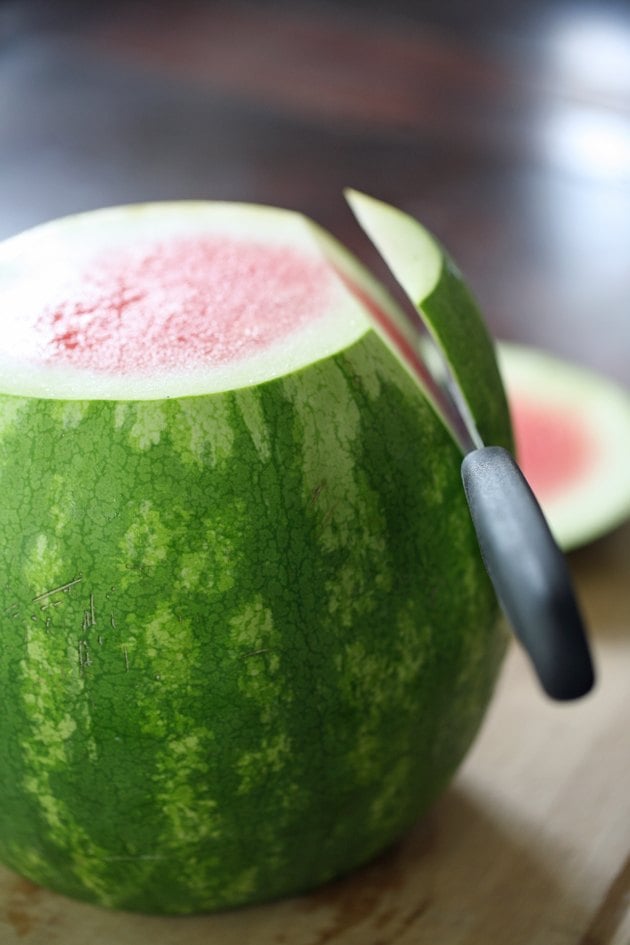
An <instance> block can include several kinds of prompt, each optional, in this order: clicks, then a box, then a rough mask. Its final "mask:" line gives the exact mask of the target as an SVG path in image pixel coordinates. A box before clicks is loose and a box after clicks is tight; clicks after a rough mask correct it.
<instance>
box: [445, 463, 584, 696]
mask: <svg viewBox="0 0 630 945" xmlns="http://www.w3.org/2000/svg"><path fill="white" fill-rule="evenodd" d="M462 479H463V483H464V490H465V493H466V498H467V500H468V505H469V507H470V513H471V516H472V520H473V524H474V526H475V530H476V532H477V539H478V541H479V547H480V549H481V555H482V557H483V560H484V564H485V566H486V569H487V571H488V574H489V575H490V579H491V581H492V583H493V585H494V588H495V591H496V593H497V596H498V598H499V601H500V603H501V605H502V607H503V610H504V611H505V613H506V616H507V618H508V620H509V621H510V623H511V624H512V627H513V629H514V631H515V633H516V636H517V637H518V638H519V640H520V641H521V643H522V644H523V646H524V648H525V650H526V652H527V654H528V655H529V658H530V659H531V662H532V663H533V666H534V669H535V670H536V673H537V675H538V678H539V680H540V683H541V685H542V687H543V689H544V690H545V692H546V693H547V694H548V695H549V696H551V697H552V698H553V699H562V700H565V699H577V698H579V697H580V696H583V695H585V694H586V693H587V692H588V691H589V690H590V689H591V687H592V686H593V682H594V672H593V664H592V660H591V655H590V651H589V646H588V642H587V639H586V633H585V629H584V624H583V621H582V617H581V615H580V611H579V607H578V604H577V601H576V599H575V594H574V591H573V586H572V582H571V577H570V575H569V570H568V567H567V564H566V561H565V559H564V556H563V555H562V552H561V551H560V549H559V548H558V546H557V544H556V542H555V540H554V538H553V536H552V535H551V532H550V530H549V526H548V525H547V522H546V520H545V517H544V515H543V513H542V511H541V508H540V506H539V504H538V502H537V500H536V498H535V497H534V494H533V492H532V490H531V489H530V487H529V485H528V484H527V481H526V480H525V478H524V476H523V474H522V472H521V470H520V469H519V467H518V465H517V464H516V462H515V461H514V459H513V458H512V456H511V455H510V454H509V453H508V452H507V450H504V449H502V448H501V447H498V446H486V447H483V448H481V449H478V450H473V452H471V453H468V454H467V455H466V456H465V457H464V461H463V463H462Z"/></svg>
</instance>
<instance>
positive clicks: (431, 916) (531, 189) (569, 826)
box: [0, 0, 630, 945]
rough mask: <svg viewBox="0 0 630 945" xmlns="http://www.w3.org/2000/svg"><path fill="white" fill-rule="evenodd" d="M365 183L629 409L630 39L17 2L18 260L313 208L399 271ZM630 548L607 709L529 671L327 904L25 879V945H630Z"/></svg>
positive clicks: (603, 7) (587, 596)
mask: <svg viewBox="0 0 630 945" xmlns="http://www.w3.org/2000/svg"><path fill="white" fill-rule="evenodd" d="M347 185H352V186H355V187H358V188H360V189H364V190H366V191H368V192H371V193H373V194H375V195H377V196H380V197H382V198H384V199H386V200H390V201H392V202H394V203H397V204H398V205H400V206H402V207H404V208H406V209H407V210H409V211H410V212H412V213H414V214H416V215H417V216H419V217H420V218H421V219H422V220H423V221H424V222H425V223H426V224H427V225H428V226H429V227H431V228H432V229H433V230H434V231H435V232H436V233H437V234H438V235H439V236H440V238H441V239H442V240H443V241H444V242H445V243H446V244H447V245H448V247H449V249H450V250H451V251H452V253H453V255H454V256H455V258H456V259H457V261H458V262H459V264H460V266H461V268H462V269H463V270H464V272H465V273H466V275H467V276H468V278H469V280H470V282H471V284H472V286H473V288H474V290H475V292H476V294H477V296H478V298H479V300H480V302H481V304H482V307H483V308H484V310H485V311H486V313H487V317H488V320H489V322H490V324H491V327H492V329H493V331H494V332H495V334H496V335H497V336H499V337H501V338H505V339H508V340H517V341H522V342H526V343H529V344H534V345H539V346H541V347H544V348H547V349H550V350H551V351H554V352H555V353H557V354H559V355H563V356H565V357H568V358H570V359H573V360H575V361H578V362H581V363H583V364H586V365H588V366H590V367H592V368H595V369H597V370H599V371H601V372H602V373H604V374H606V375H608V376H609V377H612V378H614V379H616V380H617V381H618V382H620V383H621V384H623V385H625V386H630V368H629V363H630V357H629V355H630V302H629V299H630V13H629V12H628V10H627V8H626V7H625V6H624V5H622V4H617V5H612V4H610V5H607V4H601V3H600V4H598V3H594V2H593V3H588V2H580V3H578V2H557V3H554V2H552V0H548V2H542V0H534V2H530V3H524V2H516V0H514V2H512V3H510V4H501V3H499V2H498V0H494V2H488V3H487V4H466V3H465V0H448V2H447V0H444V2H442V3H439V4H438V3H437V2H422V3H415V2H412V0H408V2H404V0H392V2H390V3H384V2H383V3H379V2H376V0H374V2H363V3H360V2H345V3H344V2H342V0H327V2H321V3H317V2H314V0H313V2H306V0H302V2H292V3H289V2H280V0H277V2H271V0H268V2H259V3H253V2H251V3H247V2H236V3H228V2H205V3H204V2H192V0H183V2H180V3H167V2H152V3H149V2H145V3H141V2H137V0H134V2H128V3H109V4H107V5H96V4H94V5H89V4H84V3H78V2H77V3H70V2H65V3H64V2H59V3H47V2H44V0H31V2H28V0H13V2H7V0H5V2H0V236H7V235H10V234H12V233H14V232H17V231H18V230H20V229H23V228H25V227H27V226H30V225H32V224H35V223H38V222H40V221H43V220H46V219H50V218H52V217H55V216H59V215H61V214H65V213H70V212H73V211H77V210H84V209H90V208H93V207H97V206H102V205H107V204H113V203H122V202H131V201H144V200H152V199H166V198H193V197H195V198H196V197H200V198H212V199H238V200H252V201H259V202H264V203H272V204H280V205H284V206H289V207H294V208H296V209H299V210H303V211H305V212H307V213H309V214H310V215H312V216H313V217H315V218H316V219H318V220H319V221H320V222H321V223H323V224H324V225H326V226H328V227H329V228H330V229H332V230H333V231H334V232H335V233H336V235H337V236H338V237H340V238H341V239H342V240H344V241H345V242H347V243H348V244H349V245H350V246H352V248H353V249H355V251H357V252H359V253H360V254H361V255H362V256H363V257H364V258H365V259H366V260H367V261H368V262H370V263H371V264H372V265H374V266H375V267H376V268H377V270H378V269H379V266H380V264H379V262H378V261H377V260H376V259H375V258H374V255H373V253H372V252H371V250H370V249H369V247H368V246H367V245H366V243H365V240H364V239H363V237H362V236H361V234H360V233H359V232H358V231H357V228H356V226H355V224H354V223H353V221H352V218H351V216H350V214H349V212H348V211H347V209H346V208H345V206H344V203H343V199H342V196H341V191H342V188H343V187H345V186H347ZM629 561H630V528H629V527H628V526H625V527H623V528H620V529H618V530H617V531H616V532H615V533H614V534H613V535H610V536H608V537H607V538H604V539H602V540H600V541H599V542H597V543H595V544H593V545H592V546H590V547H589V548H587V549H584V550H582V551H580V552H577V553H575V554H573V555H572V557H571V560H570V564H571V568H572V570H573V573H574V577H575V582H576V587H577V589H578V592H579V596H580V598H581V600H582V603H583V607H584V609H585V611H586V613H587V616H588V620H589V623H590V625H591V627H592V634H593V639H594V644H595V650H596V655H597V662H598V670H599V684H598V688H597V690H596V692H595V693H594V694H593V695H592V696H590V697H589V698H587V699H586V700H584V701H583V702H581V703H579V704H577V705H569V706H557V705H552V704H551V703H549V702H548V701H546V700H545V699H544V698H543V697H542V696H541V695H540V694H539V692H538V690H537V687H536V685H535V683H534V682H533V681H532V678H531V676H530V673H529V669H528V667H527V665H526V664H525V662H524V659H523V657H522V655H521V653H520V651H519V650H518V649H517V648H516V647H514V648H513V650H512V651H511V653H510V656H509V659H508V661H507V664H506V667H505V671H504V673H503V676H502V678H501V682H500V686H499V690H498V692H497V696H496V699H495V701H494V703H493V705H492V708H491V711H490V714H489V716H488V718H487V722H486V724H485V726H484V729H483V731H482V734H481V736H480V738H479V739H478V741H477V743H476V745H475V747H474V749H473V751H472V752H471V754H470V756H469V757H468V759H467V761H466V762H465V764H464V766H463V768H462V769H461V770H460V772H459V775H458V777H457V779H456V781H455V783H454V784H453V786H452V787H451V788H450V790H449V791H448V792H447V793H446V794H445V795H444V797H443V798H442V800H441V801H440V802H439V803H438V804H437V805H436V807H435V808H434V810H433V811H432V812H431V814H430V815H429V816H428V817H427V818H426V820H424V821H423V822H422V823H421V824H419V825H418V826H417V827H416V828H415V830H413V831H412V832H411V834H410V835H409V836H408V837H407V838H406V839H405V840H404V841H403V842H402V843H401V844H400V845H399V846H397V847H396V848H395V849H393V850H391V851H390V852H389V853H387V854H386V855H385V856H383V857H382V858H381V859H380V860H378V861H377V862H375V863H374V864H372V865H370V866H369V867H367V868H365V869H363V870H361V871H358V872H357V873H355V874H353V875H352V876H350V877H348V878H346V879H344V880H341V881H339V882H337V883H334V884H332V885H330V886H328V887H327V888H325V889H322V890H320V891H317V892H315V893H314V894H311V895H309V896H305V897H302V898H298V899H293V900H289V901H285V902H280V903H273V904H270V905H267V906H263V907H260V908H256V909H250V910H244V911H239V912H233V913H227V914H223V915H218V916H209V917H193V918H190V919H161V918H152V917H146V916H136V915H126V914H114V913H108V912H104V911H102V910H99V909H95V908H92V907H89V906H85V905H83V904H80V903H74V902H70V901H68V900H66V899H64V898H62V897H58V896H55V895H53V894H51V893H48V892H46V891H44V890H41V889H38V888H36V887H34V886H32V885H30V884H29V883H27V882H26V881H24V880H22V879H19V878H17V877H16V876H14V875H13V874H11V873H9V872H7V871H1V870H0V945H13V943H19V945H22V943H24V945H49V943H50V945H85V943H90V945H105V943H114V942H115V943H117V945H131V943H136V942H140V941H151V942H154V943H155V945H201V943H204V945H208V943H211V945H254V943H255V945H328V943H335V945H394V943H396V945H425V943H426V945H489V943H496V942H510V943H512V945H630V860H629V855H630V791H629V790H628V781H629V780H630V779H629V775H630V749H629V741H630V735H629V731H630V682H629V680H630V626H629V624H630V580H629V578H630V573H629Z"/></svg>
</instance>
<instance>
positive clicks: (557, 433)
mask: <svg viewBox="0 0 630 945" xmlns="http://www.w3.org/2000/svg"><path fill="white" fill-rule="evenodd" d="M510 410H511V413H512V423H513V426H514V435H515V440H516V451H517V455H518V458H519V462H520V465H521V468H522V470H523V473H524V475H525V477H526V479H527V481H528V482H529V484H530V486H531V487H532V489H533V491H534V493H535V494H536V496H537V497H538V499H539V500H540V501H541V502H544V501H546V500H548V499H551V498H554V497H555V496H557V495H558V494H559V493H561V492H562V491H563V490H564V489H566V488H567V486H568V485H570V484H571V483H573V482H576V481H578V480H579V479H581V478H582V477H585V476H587V474H588V472H589V470H590V467H591V465H592V462H593V457H594V456H597V449H596V444H595V443H593V441H592V438H591V436H590V435H589V432H588V430H587V429H586V428H585V425H584V424H583V423H581V422H580V420H579V418H576V417H574V416H571V415H568V414H567V411H566V410H562V409H559V408H555V407H553V406H551V405H549V404H541V403H537V402H536V401H535V400H532V399H531V397H528V396H527V395H526V394H524V393H517V394H513V395H512V396H511V397H510Z"/></svg>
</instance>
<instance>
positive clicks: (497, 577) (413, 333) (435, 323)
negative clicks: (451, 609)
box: [346, 190, 595, 700]
mask: <svg viewBox="0 0 630 945" xmlns="http://www.w3.org/2000/svg"><path fill="white" fill-rule="evenodd" d="M346 198H347V200H348V203H349V204H350V207H351V209H352V211H353V212H354V215H355V217H356V218H357V220H358V222H359V224H360V225H361V227H362V229H363V230H364V231H365V233H366V234H367V236H368V237H369V238H370V239H371V241H372V242H373V244H374V245H375V247H376V249H377V250H378V251H379V252H380V254H381V256H382V257H383V259H384V261H385V262H386V263H387V265H388V267H389V268H390V270H391V272H392V274H393V276H394V277H395V279H396V280H397V282H398V283H399V284H400V286H401V287H402V289H403V290H404V292H405V294H406V296H407V298H408V299H409V301H410V302H411V304H412V306H413V308H412V307H411V306H408V305H404V304H400V305H398V306H397V307H396V314H395V315H394V314H393V313H392V312H390V311H385V310H378V311H372V312H371V315H372V317H373V318H374V320H375V322H378V326H377V327H378V328H379V329H380V330H381V331H384V332H385V334H386V335H387V337H388V338H389V341H390V342H391V344H392V345H393V347H394V348H395V350H396V351H397V353H398V355H399V357H400V358H401V359H402V361H403V363H404V364H406V365H407V368H408V369H409V370H410V371H411V373H412V374H413V375H414V376H415V377H416V379H417V380H418V382H419V383H420V385H421V386H422V388H423V389H424V390H425V392H426V394H427V396H428V397H429V399H430V400H431V401H432V403H433V405H434V407H435V409H436V411H437V412H438V413H439V414H440V416H441V417H442V419H443V421H444V423H445V425H446V426H447V428H448V429H449V431H450V432H451V435H452V436H453V439H454V440H455V441H456V443H457V444H458V446H459V448H460V450H461V452H462V457H463V459H462V467H461V473H462V484H463V489H464V493H465V496H466V500H467V502H468V507H469V509H470V515H471V518H472V522H473V526H474V529H475V532H476V535H477V540H478V543H479V548H480V552H481V556H482V559H483V562H484V564H485V567H486V570H487V572H488V575H489V577H490V580H491V581H492V584H493V585H494V589H495V592H496V594H497V597H498V600H499V603H500V604H501V606H502V608H503V611H504V612H505V615H506V617H507V619H508V622H509V623H510V624H511V626H512V629H513V631H514V633H515V635H516V637H517V638H518V639H519V640H520V642H521V644H522V645H523V647H524V649H525V651H526V653H527V654H528V656H529V659H530V661H531V663H532V666H533V668H534V671H535V673H536V674H537V676H538V680H539V682H540V684H541V686H542V688H543V689H544V691H545V692H546V693H547V695H548V696H550V697H551V698H553V699H557V700H569V699H576V698H579V697H581V696H583V695H585V694H586V693H587V692H589V690H590V689H591V688H592V686H593V684H594V678H595V677H594V670H593V661H592V657H591V653H590V648H589V644H588V639H587V634H586V629H585V625H584V620H583V617H582V614H581V611H580V607H579V605H578V602H577V599H576V594H575V590H574V587H573V583H572V580H571V576H570V572H569V569H568V566H567V562H566V560H565V558H564V556H563V554H562V552H561V551H560V549H559V547H558V545H557V544H556V542H555V540H554V538H553V536H552V534H551V531H550V529H549V527H548V525H547V522H546V520H545V517H544V514H543V512H542V510H541V508H540V505H539V503H538V501H537V499H536V497H535V496H534V494H533V492H532V490H531V488H530V487H529V485H528V483H527V481H526V479H525V477H524V476H523V473H522V472H521V470H520V468H519V466H518V464H517V462H516V460H515V459H514V457H513V456H512V455H511V453H510V452H509V451H508V450H507V449H506V448H505V447H504V446H502V445H498V444H494V443H492V442H491V443H489V444H488V443H486V442H485V440H484V437H483V436H482V434H481V433H480V431H479V429H478V426H477V423H476V421H475V416H474V412H473V409H472V407H471V403H470V401H471V399H473V396H474V383H475V378H474V376H472V374H471V375H470V376H468V377H464V378H462V377H461V376H458V374H457V373H456V372H455V370H454V369H453V365H452V363H451V362H449V358H448V350H449V346H450V345H449V341H450V342H451V344H457V343H459V344H460V346H461V343H462V342H461V340H460V339H461V337H463V335H464V333H465V332H466V331H469V332H473V333H476V342H477V347H478V349H479V350H482V351H484V350H485V351H486V352H488V353H489V354H490V359H491V360H492V361H493V359H494V355H493V352H492V343H491V340H490V339H489V336H487V333H486V330H485V326H484V325H483V322H482V320H481V319H480V318H479V316H478V313H477V312H476V309H474V308H473V307H472V306H473V305H474V303H472V301H471V300H470V297H467V296H466V295H462V294H461V289H462V288H463V281H462V280H461V277H460V276H459V273H458V272H457V270H456V269H455V267H454V266H453V264H452V262H451V261H450V260H449V258H448V256H447V255H446V254H445V253H444V251H443V250H442V249H441V247H440V246H439V245H438V244H437V242H436V241H435V240H434V239H433V237H432V236H431V235H430V234H429V233H428V232H427V231H426V230H425V229H424V228H423V227H422V226H421V225H420V224H419V223H418V222H417V221H416V220H414V219H413V218H412V217H410V216H408V215H407V214H405V213H403V212H402V211H400V210H398V209H397V208H394V207H391V206H389V205H388V204H385V203H383V202H382V201H379V200H376V199H374V198H373V197H368V196H367V195H365V194H361V193H359V192H358V191H355V190H348V191H346ZM444 273H446V274H447V277H448V279H449V280H451V284H452V286H454V287H455V292H454V293H453V294H454V295H455V296H456V297H458V298H460V299H461V300H462V301H461V304H460V306H459V308H458V307H457V306H455V307H452V310H451V311H450V312H449V313H448V317H446V318H445V317H444V312H443V311H441V309H439V308H436V307H435V291H436V287H437V286H438V285H439V283H440V280H441V278H442V277H443V274H444ZM429 300H433V301H432V302H431V304H429ZM467 306H470V307H469V308H467ZM438 313H439V317H438ZM449 336H450V337H449ZM490 359H489V360H490ZM462 381H463V382H464V383H462ZM464 384H465V385H466V387H464ZM471 395H472V396H471Z"/></svg>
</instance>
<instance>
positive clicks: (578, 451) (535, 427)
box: [498, 342, 630, 551]
mask: <svg viewBox="0 0 630 945" xmlns="http://www.w3.org/2000/svg"><path fill="white" fill-rule="evenodd" d="M498 355H499V364H500V368H501V372H502V374H503V377H504V382H505V385H506V388H507V391H508V397H509V401H510V408H511V415H512V420H513V425H514V436H515V441H516V451H517V454H518V458H519V462H520V464H521V468H522V469H523V473H524V474H525V476H526V478H527V479H528V480H529V483H530V485H531V487H532V489H533V491H534V492H535V493H536V496H537V498H538V500H539V502H540V504H541V506H542V508H543V510H544V512H545V516H546V518H547V520H548V522H549V526H550V528H551V530H552V532H553V534H554V536H555V538H556V541H557V542H558V544H559V545H560V546H561V547H562V548H563V549H564V550H565V551H569V550H572V549H574V548H577V547H579V546H580V545H583V544H585V543H586V542H589V541H592V540H593V539H595V538H599V537H601V536H602V535H603V534H605V532H607V531H608V530H609V529H611V528H613V527H615V526H616V525H619V524H620V523H621V522H623V521H624V519H626V518H627V517H628V516H630V479H629V477H628V472H627V470H628V468H630V396H629V395H628V392H627V391H625V390H623V389H622V388H621V387H620V386H619V385H617V384H615V383H614V382H613V381H611V380H610V379H608V378H606V377H602V376H601V375H599V374H597V373H596V372H594V371H591V370H588V369H586V368H584V367H581V366H579V365H577V364H571V363H568V362H566V361H564V360H562V359H560V358H558V357H555V356H554V355H551V354H549V353H548V352H545V351H539V350H537V349H536V348H532V347H529V346H525V345H517V344H512V343H510V344H508V343H506V342H501V343H500V344H499V346H498Z"/></svg>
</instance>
